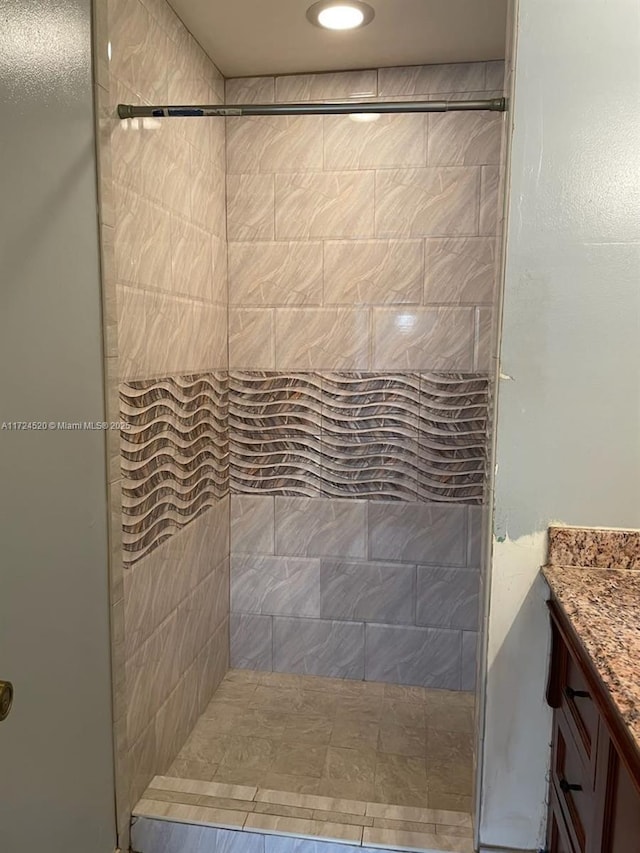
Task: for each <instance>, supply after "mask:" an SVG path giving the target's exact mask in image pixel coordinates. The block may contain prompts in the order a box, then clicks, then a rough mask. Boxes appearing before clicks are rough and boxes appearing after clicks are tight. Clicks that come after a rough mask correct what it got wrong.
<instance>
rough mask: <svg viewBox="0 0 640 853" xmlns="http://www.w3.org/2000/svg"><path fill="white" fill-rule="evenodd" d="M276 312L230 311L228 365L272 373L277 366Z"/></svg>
mask: <svg viewBox="0 0 640 853" xmlns="http://www.w3.org/2000/svg"><path fill="white" fill-rule="evenodd" d="M275 322H276V317H275V310H274V309H273V308H230V309H229V366H230V367H232V368H245V369H254V370H269V369H271V368H274V367H275V366H276V351H275V343H276V342H275Z"/></svg>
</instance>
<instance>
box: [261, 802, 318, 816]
mask: <svg viewBox="0 0 640 853" xmlns="http://www.w3.org/2000/svg"><path fill="white" fill-rule="evenodd" d="M253 806H254V808H253V811H254V812H256V814H272V815H279V816H280V817H300V818H305V819H307V820H311V819H312V818H313V809H301V808H300V807H299V806H283V805H280V803H254V804H253Z"/></svg>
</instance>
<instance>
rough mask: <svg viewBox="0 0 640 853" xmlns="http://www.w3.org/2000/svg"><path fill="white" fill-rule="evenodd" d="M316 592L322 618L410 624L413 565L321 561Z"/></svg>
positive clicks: (411, 617)
mask: <svg viewBox="0 0 640 853" xmlns="http://www.w3.org/2000/svg"><path fill="white" fill-rule="evenodd" d="M320 595H321V609H320V615H321V616H322V618H323V619H347V620H350V621H352V622H384V623H387V624H388V623H390V622H399V623H403V624H412V623H413V618H414V597H415V568H414V566H409V565H401V564H398V563H396V564H392V563H368V562H361V563H355V562H346V561H344V560H340V561H338V560H323V561H322V568H321V570H320Z"/></svg>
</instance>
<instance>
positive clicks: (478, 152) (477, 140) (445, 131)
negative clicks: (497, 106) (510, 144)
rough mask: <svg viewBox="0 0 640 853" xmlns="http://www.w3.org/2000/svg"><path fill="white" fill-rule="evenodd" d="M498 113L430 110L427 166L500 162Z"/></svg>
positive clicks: (501, 117)
mask: <svg viewBox="0 0 640 853" xmlns="http://www.w3.org/2000/svg"><path fill="white" fill-rule="evenodd" d="M502 122H503V114H502V113H484V112H468V113H431V114H429V116H428V123H429V131H428V150H427V164H428V165H429V166H483V165H486V164H498V163H499V162H500V141H501V135H502Z"/></svg>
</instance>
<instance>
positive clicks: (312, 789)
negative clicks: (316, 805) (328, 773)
mask: <svg viewBox="0 0 640 853" xmlns="http://www.w3.org/2000/svg"><path fill="white" fill-rule="evenodd" d="M319 783H320V779H319V778H318V777H317V776H289V775H287V774H285V773H272V772H271V771H270V772H269V773H266V774H265V776H264V778H263V780H262V782H261V787H262V788H265V789H267V790H273V791H286V792H292V793H300V794H315V793H317V791H318V785H319Z"/></svg>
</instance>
